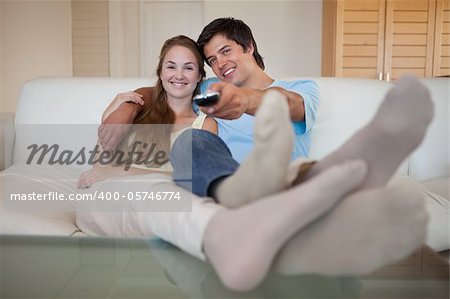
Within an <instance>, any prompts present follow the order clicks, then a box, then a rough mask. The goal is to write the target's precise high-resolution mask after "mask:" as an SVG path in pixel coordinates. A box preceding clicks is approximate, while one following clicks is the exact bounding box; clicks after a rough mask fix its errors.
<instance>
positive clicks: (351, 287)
mask: <svg viewBox="0 0 450 299" xmlns="http://www.w3.org/2000/svg"><path fill="white" fill-rule="evenodd" d="M419 255H420V256H419V258H417V256H416V257H412V258H410V261H407V260H406V261H403V262H402V263H398V264H396V265H392V266H391V267H390V268H389V267H387V268H384V269H381V270H380V271H377V272H376V273H374V274H372V275H371V276H366V277H326V276H319V275H299V276H289V277H287V276H281V275H277V274H270V275H269V276H268V277H267V279H266V280H265V281H264V282H263V283H262V284H261V285H260V286H259V287H258V288H257V289H255V290H253V291H251V292H247V293H238V292H233V291H230V290H228V289H227V288H225V287H224V286H223V285H222V284H221V283H220V281H219V280H218V279H217V277H216V275H215V274H214V271H213V269H212V268H211V267H210V266H209V265H208V264H207V263H204V262H202V261H200V260H198V259H196V258H193V257H191V256H190V255H188V254H186V253H184V252H182V251H180V250H179V249H177V248H175V247H173V246H171V245H169V244H167V243H165V242H163V241H160V240H156V239H152V240H144V239H108V238H91V237H85V238H75V237H31V236H0V269H1V271H0V275H1V276H0V298H170V299H177V298H374V299H375V298H377V299H381V298H408V299H409V298H424V299H425V298H426V299H431V298H436V299H437V298H439V299H440V298H449V280H448V261H447V260H445V259H441V258H439V257H437V256H433V254H431V255H430V254H429V253H421V254H419ZM411 259H414V260H413V261H412V262H411ZM424 259H429V260H430V259H431V260H430V261H431V262H429V267H428V266H427V267H428V268H427V269H425V267H424V266H423V263H420V264H421V265H422V266H417V265H418V263H417V260H422V261H423V260H424ZM418 269H419V270H420V271H419V270H418Z"/></svg>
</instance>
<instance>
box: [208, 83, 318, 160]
mask: <svg viewBox="0 0 450 299" xmlns="http://www.w3.org/2000/svg"><path fill="white" fill-rule="evenodd" d="M214 82H219V80H218V79H217V78H210V79H207V80H205V81H203V82H202V85H201V87H200V91H201V92H202V93H205V92H206V91H207V90H208V88H209V85H211V84H212V83H214ZM270 87H281V88H284V89H286V90H288V91H291V92H295V93H297V94H299V95H300V96H302V98H303V100H304V105H305V121H300V122H292V126H293V129H294V133H295V136H296V138H295V142H294V149H293V151H292V159H295V158H298V157H306V156H308V153H309V148H310V144H311V138H310V131H311V128H312V127H313V125H314V123H315V121H316V115H317V109H318V107H319V97H320V95H319V87H318V85H317V84H316V83H315V82H314V81H312V80H296V81H282V80H276V81H274V82H273V83H272V84H271V85H270ZM216 120H217V123H218V127H219V137H220V138H222V140H223V141H224V142H225V143H226V144H227V145H228V147H229V148H230V150H231V153H232V155H233V158H234V159H235V160H236V161H238V162H239V163H242V162H243V160H244V159H245V157H246V156H247V155H248V154H249V153H250V151H251V150H252V148H253V141H254V139H253V126H254V121H255V117H254V116H252V115H249V114H245V113H244V114H243V115H242V116H241V117H240V118H238V119H233V120H224V119H220V118H216Z"/></svg>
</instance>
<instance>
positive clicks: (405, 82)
mask: <svg viewBox="0 0 450 299" xmlns="http://www.w3.org/2000/svg"><path fill="white" fill-rule="evenodd" d="M197 44H198V46H199V48H200V50H198V48H197V47H196V45H195V42H193V41H192V40H190V39H189V38H186V37H183V36H178V37H174V38H172V39H169V40H168V41H166V43H165V44H164V45H163V48H162V50H161V56H160V61H159V65H158V68H157V75H158V82H157V85H156V87H155V88H153V89H151V88H141V89H138V90H136V91H135V92H128V93H125V94H120V95H118V96H117V97H116V98H115V99H114V101H113V102H112V103H111V105H110V106H109V107H108V109H107V111H105V114H104V124H105V125H103V126H102V127H101V128H100V130H99V137H100V139H99V142H100V144H101V145H102V146H103V148H104V149H106V150H111V149H113V148H115V146H116V145H117V144H118V141H119V140H120V139H121V137H122V136H123V135H122V134H118V133H117V132H114V131H112V130H111V127H108V125H107V124H111V123H130V122H135V123H138V124H144V123H145V124H148V123H162V124H169V126H168V127H169V128H171V126H170V125H174V126H175V125H178V124H180V125H188V126H189V127H191V128H193V129H192V130H183V131H175V132H172V133H170V134H168V135H167V134H166V140H165V141H163V142H162V144H163V145H162V146H164V147H165V148H166V149H171V151H170V153H171V154H170V162H171V165H167V167H165V168H163V169H158V168H151V165H149V167H138V166H141V165H137V164H134V165H133V166H137V167H132V169H130V170H128V171H124V170H123V169H122V168H121V167H113V166H110V167H94V169H92V170H90V171H88V172H86V173H84V174H83V175H82V176H81V177H80V179H79V187H81V188H86V187H90V186H91V185H92V184H93V183H95V182H96V181H99V180H103V179H105V178H108V177H111V176H119V175H129V174H144V173H155V172H159V171H161V170H162V171H163V172H164V173H171V172H172V169H171V168H172V167H173V178H174V181H176V182H179V185H180V186H176V185H174V184H173V181H172V180H171V179H167V181H165V182H161V181H158V183H157V184H165V185H167V186H170V188H171V189H172V190H178V191H180V192H184V194H190V191H192V193H194V194H195V195H193V197H192V212H178V213H151V214H149V213H136V212H134V213H133V212H131V211H124V212H123V213H122V215H121V216H120V217H123V218H122V219H121V221H112V220H111V219H106V218H107V217H117V215H115V216H105V215H102V216H100V217H99V216H98V215H99V214H96V213H89V212H86V211H84V212H80V213H77V224H78V226H79V227H80V228H81V229H82V230H83V231H85V232H87V233H90V234H109V233H110V232H112V231H115V232H117V231H123V230H121V229H114V228H113V227H111V226H121V225H123V223H129V221H127V220H130V219H131V220H132V221H134V222H138V223H139V224H138V226H139V231H140V232H141V233H142V234H147V233H148V234H151V233H153V234H155V235H157V236H159V237H161V238H162V239H164V240H167V241H169V242H171V243H173V244H174V245H176V246H178V247H180V248H181V249H183V250H185V251H186V252H188V253H190V254H192V255H194V256H197V257H199V258H201V259H207V260H209V261H210V263H211V264H212V266H213V267H214V269H215V270H216V272H217V274H218V276H219V278H220V279H221V280H222V282H223V283H224V284H225V285H226V286H228V287H230V288H232V289H235V290H249V289H252V288H254V287H255V286H256V285H258V284H259V283H260V282H261V281H262V279H263V278H264V277H265V276H266V274H267V272H268V271H269V270H270V269H273V270H276V271H278V272H280V273H284V274H299V273H311V272H316V273H317V272H318V273H323V274H361V273H367V272H370V271H373V270H375V269H376V268H378V267H380V266H382V265H384V264H387V263H389V262H392V261H394V260H397V259H399V258H401V257H404V256H406V255H407V254H409V253H410V252H412V251H413V250H414V249H415V248H417V247H418V246H419V245H421V244H422V242H423V241H424V238H425V230H426V221H427V216H426V213H425V209H424V203H423V201H422V198H421V190H420V188H419V187H418V186H416V185H415V184H413V183H411V182H400V183H397V184H393V185H391V186H386V184H387V182H388V181H389V179H390V178H391V176H392V175H393V173H394V172H395V170H396V169H397V168H398V166H399V165H400V164H401V162H402V161H403V160H404V159H405V158H406V157H407V156H408V155H409V153H411V151H412V150H414V149H415V148H416V147H417V146H418V145H419V144H420V142H421V141H422V139H423V137H424V135H425V132H426V129H427V127H428V124H429V123H430V121H431V119H432V115H433V105H432V103H431V100H430V96H429V93H428V91H427V89H426V88H425V87H424V86H422V85H421V84H420V83H419V82H418V81H417V80H416V79H414V78H412V77H405V78H403V79H401V80H399V82H398V83H397V84H396V86H395V87H394V88H393V89H392V90H391V91H390V92H389V93H388V94H387V95H386V98H385V99H384V101H383V103H382V105H381V107H380V108H379V110H378V112H377V114H376V115H375V117H374V118H373V119H372V120H371V121H370V122H369V123H368V124H367V125H366V126H365V127H363V128H362V129H361V130H360V131H358V132H357V133H356V134H355V135H354V136H353V137H351V138H350V139H349V140H348V141H347V142H346V143H345V144H344V145H343V146H342V147H341V148H339V149H338V150H336V151H335V152H333V153H331V154H330V155H328V156H326V157H325V158H324V159H322V160H321V161H318V162H315V163H314V162H308V161H306V160H305V159H297V160H295V161H294V162H292V163H291V162H290V161H291V158H298V157H302V156H303V157H304V156H306V155H307V154H308V150H307V149H308V146H309V131H310V129H311V127H312V125H313V124H314V119H315V114H316V111H317V107H318V90H317V86H316V84H315V83H314V82H312V81H295V82H285V81H275V80H273V79H272V78H270V77H269V76H268V75H267V74H266V73H265V72H264V63H263V61H262V57H261V56H260V54H259V53H258V51H257V46H256V42H255V40H254V38H253V36H252V33H251V31H250V28H249V27H248V26H247V25H245V24H244V23H243V22H242V21H240V20H236V19H232V18H222V19H216V20H214V21H213V22H211V23H210V24H208V25H207V26H206V27H205V28H204V30H203V31H202V33H201V34H200V37H199V39H198V42H197ZM199 51H200V52H199ZM203 61H206V62H207V63H208V65H210V66H211V67H212V69H213V71H214V73H215V74H216V75H217V77H218V80H217V79H213V80H211V79H210V80H206V81H205V82H203V83H202V79H203V77H204V74H205V72H204V70H203V64H204V63H203ZM219 80H220V82H219ZM199 88H200V89H201V91H202V92H205V91H206V90H207V89H208V88H209V89H210V90H214V91H219V92H220V94H221V98H220V101H219V103H218V104H216V105H214V106H212V107H201V108H200V109H201V110H202V111H203V112H206V113H207V114H208V115H211V116H214V117H216V119H217V120H215V119H213V118H211V117H210V116H206V115H205V114H203V113H198V111H195V110H194V109H193V108H192V103H191V101H192V97H193V95H194V94H195V93H196V92H197V91H198V89H199ZM126 102H132V103H126ZM119 107H120V108H119ZM140 107H142V108H140ZM139 108H140V110H141V111H136V110H138V109H139ZM289 118H290V119H291V121H292V122H291V121H289ZM199 129H201V130H199ZM292 130H293V131H294V133H295V138H294V136H293V134H292ZM171 131H173V130H171ZM217 132H218V133H219V136H217V135H216V134H217ZM136 136H137V135H136V134H135V135H133V134H131V137H128V138H126V139H125V140H124V141H122V143H121V145H124V144H125V146H129V145H130V144H131V143H130V141H131V142H132V140H131V139H133V138H135V137H136ZM191 152H192V156H191ZM187 153H188V154H187ZM187 155H189V157H187ZM190 159H192V164H190V163H185V161H186V160H190ZM239 163H242V164H241V165H239ZM186 174H192V185H185V184H184V183H183V181H182V180H177V178H183V177H186ZM146 188H148V189H151V188H152V183H151V182H149V183H148V185H146ZM213 199H214V201H215V202H214V201H213ZM109 215H112V214H109ZM105 217H106V218H105ZM336 244H339V246H336ZM328 250H331V251H328Z"/></svg>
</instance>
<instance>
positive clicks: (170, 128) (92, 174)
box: [78, 35, 217, 189]
mask: <svg viewBox="0 0 450 299" xmlns="http://www.w3.org/2000/svg"><path fill="white" fill-rule="evenodd" d="M156 74H157V76H158V81H157V83H156V87H154V88H153V89H151V88H140V89H137V90H136V91H130V92H126V93H121V94H119V95H117V96H116V98H115V99H114V100H113V101H112V102H111V104H110V105H109V107H108V108H107V109H106V110H105V112H104V114H103V119H104V118H106V117H108V115H109V114H110V113H111V112H112V111H114V110H116V109H117V108H118V107H119V106H120V105H121V104H123V103H125V102H134V103H136V104H140V105H144V103H146V104H145V106H144V109H142V111H141V112H140V113H139V114H138V115H137V117H136V120H135V122H134V123H135V125H134V128H133V129H132V130H131V131H130V133H129V135H128V136H127V138H125V139H124V140H123V141H122V143H121V145H120V146H119V147H118V149H117V150H116V153H122V154H124V153H125V154H126V153H130V151H131V152H134V153H145V152H146V151H149V150H150V149H151V150H152V153H155V152H162V153H164V154H167V155H165V157H166V159H163V162H165V163H161V162H159V163H158V161H154V160H155V159H150V160H151V162H149V159H146V160H145V161H144V160H143V157H142V154H141V156H140V157H138V158H137V157H130V156H125V157H124V156H123V155H122V156H121V155H113V156H114V157H117V159H116V160H115V159H113V161H112V162H111V163H108V166H104V167H101V166H100V165H98V163H97V164H94V168H93V169H91V170H89V171H87V172H85V173H83V174H82V175H81V176H80V178H79V180H78V188H81V189H83V188H88V187H90V186H91V185H92V184H94V183H95V182H98V181H102V180H105V179H108V178H111V177H116V176H124V175H138V174H147V173H155V172H156V173H163V174H169V175H170V174H171V171H172V168H171V165H170V162H168V159H167V158H168V153H169V151H170V147H171V144H172V143H173V142H174V141H175V139H176V138H177V136H178V135H179V134H180V133H181V132H182V131H184V130H183V129H180V128H196V129H205V130H208V131H210V132H213V133H217V124H216V121H215V120H214V119H213V118H211V117H207V116H206V115H205V114H203V113H198V112H196V111H194V109H193V106H192V98H193V95H194V94H196V93H198V91H199V87H200V83H201V81H202V79H203V78H204V77H205V70H204V62H203V59H202V56H201V54H200V52H199V50H198V47H197V44H196V43H195V41H193V40H192V39H190V38H189V37H186V36H184V35H179V36H175V37H172V38H170V39H168V40H166V41H165V43H164V44H163V46H162V48H161V53H160V56H159V63H158V67H157V69H156ZM144 100H145V101H144ZM151 145H154V147H153V148H151ZM152 153H150V154H152ZM123 164H127V165H128V166H129V167H125V168H124V167H122V165H123Z"/></svg>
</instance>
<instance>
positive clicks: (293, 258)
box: [274, 182, 428, 275]
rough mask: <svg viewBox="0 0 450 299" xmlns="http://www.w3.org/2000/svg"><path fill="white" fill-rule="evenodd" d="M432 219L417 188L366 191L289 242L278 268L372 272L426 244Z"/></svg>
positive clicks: (287, 271)
mask: <svg viewBox="0 0 450 299" xmlns="http://www.w3.org/2000/svg"><path fill="white" fill-rule="evenodd" d="M427 219H428V217H427V213H426V210H425V205H424V200H423V197H422V192H421V189H420V187H419V186H418V184H416V183H411V182H400V183H398V184H395V185H393V186H391V187H385V188H377V189H370V190H361V191H358V192H355V193H352V194H351V195H350V196H349V197H347V198H345V199H344V200H343V201H342V202H341V203H340V204H339V205H338V206H336V208H335V209H333V210H332V211H331V212H330V213H328V214H327V215H325V216H324V217H323V218H320V219H318V220H317V221H315V222H314V223H312V224H311V225H310V226H308V227H307V228H305V229H304V230H303V231H300V232H299V233H298V234H297V235H296V236H294V237H293V238H292V239H291V240H290V241H289V242H287V243H286V245H285V246H284V248H283V249H282V250H281V251H280V252H279V255H278V259H277V260H276V262H275V263H274V269H275V270H276V271H278V272H280V273H283V274H290V275H292V274H301V273H321V274H328V275H359V274H366V273H370V272H372V271H374V270H376V269H377V268H379V267H381V266H384V265H387V264H389V263H391V262H394V261H396V260H399V259H401V258H403V257H405V256H407V255H409V254H410V253H411V252H413V251H414V250H415V249H416V248H418V247H419V246H420V245H421V244H423V242H424V240H425V236H426V223H427Z"/></svg>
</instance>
